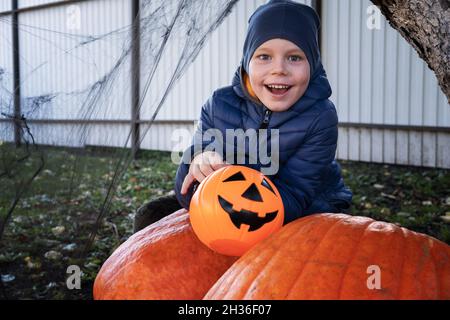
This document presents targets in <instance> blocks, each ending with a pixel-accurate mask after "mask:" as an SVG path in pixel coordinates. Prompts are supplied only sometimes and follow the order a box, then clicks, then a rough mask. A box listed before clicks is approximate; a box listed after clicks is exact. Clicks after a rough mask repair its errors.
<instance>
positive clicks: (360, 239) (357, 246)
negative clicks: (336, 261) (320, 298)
mask: <svg viewBox="0 0 450 320" xmlns="http://www.w3.org/2000/svg"><path fill="white" fill-rule="evenodd" d="M352 218H353V217H350V218H349V219H350V220H351V219H352ZM340 221H341V222H344V221H345V220H340ZM373 223H376V221H368V223H367V224H366V225H365V226H364V229H363V231H362V232H361V236H360V237H359V239H358V242H357V244H356V247H355V248H354V249H353V251H352V255H351V256H350V258H349V259H348V261H347V263H346V265H345V270H344V271H343V273H342V276H341V279H340V281H339V288H338V290H337V294H338V295H337V299H338V300H339V299H341V295H342V288H343V280H344V279H345V276H346V275H347V272H348V267H349V265H350V264H351V262H352V261H353V259H354V258H355V256H356V254H357V253H358V251H359V249H360V248H361V244H362V241H363V238H364V236H365V235H366V233H367V230H368V229H369V227H370V226H371V225H372V224H373Z"/></svg>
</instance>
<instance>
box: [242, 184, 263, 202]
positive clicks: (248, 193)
mask: <svg viewBox="0 0 450 320" xmlns="http://www.w3.org/2000/svg"><path fill="white" fill-rule="evenodd" d="M242 198H245V199H248V200H253V201H258V202H263V199H262V197H261V194H260V193H259V190H258V188H257V187H256V184H254V183H252V184H251V186H250V187H248V189H247V190H245V192H244V193H243V194H242Z"/></svg>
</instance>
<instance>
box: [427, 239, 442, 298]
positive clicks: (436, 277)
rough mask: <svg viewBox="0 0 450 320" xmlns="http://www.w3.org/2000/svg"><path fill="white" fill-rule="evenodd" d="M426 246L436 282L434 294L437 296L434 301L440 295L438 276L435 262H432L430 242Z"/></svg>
mask: <svg viewBox="0 0 450 320" xmlns="http://www.w3.org/2000/svg"><path fill="white" fill-rule="evenodd" d="M427 245H428V248H429V250H430V259H431V262H432V265H433V270H434V279H435V281H436V294H437V297H436V298H435V299H439V297H440V293H441V284H440V283H439V279H438V274H437V266H436V262H435V261H434V256H433V252H432V248H431V246H430V241H427Z"/></svg>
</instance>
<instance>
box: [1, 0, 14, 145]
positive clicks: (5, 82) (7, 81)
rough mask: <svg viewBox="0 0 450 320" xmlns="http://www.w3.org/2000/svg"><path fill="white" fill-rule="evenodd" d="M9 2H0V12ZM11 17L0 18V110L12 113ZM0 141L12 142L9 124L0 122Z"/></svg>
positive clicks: (12, 130) (7, 7)
mask: <svg viewBox="0 0 450 320" xmlns="http://www.w3.org/2000/svg"><path fill="white" fill-rule="evenodd" d="M10 10H11V1H0V12H5V11H10ZM11 48H12V16H11V15H10V14H9V15H5V16H0V106H1V108H0V110H2V111H3V112H7V113H14V101H13V99H12V92H13V91H14V82H13V76H12V74H13V51H12V49H11ZM0 140H5V141H14V127H13V125H12V124H11V123H8V122H3V123H2V122H0Z"/></svg>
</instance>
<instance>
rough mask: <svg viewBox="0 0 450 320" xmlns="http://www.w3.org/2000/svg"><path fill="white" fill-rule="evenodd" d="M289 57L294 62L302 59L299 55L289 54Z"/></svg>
mask: <svg viewBox="0 0 450 320" xmlns="http://www.w3.org/2000/svg"><path fill="white" fill-rule="evenodd" d="M289 58H292V59H291V61H294V62H296V61H300V60H302V57H301V56H290V57H289Z"/></svg>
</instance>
